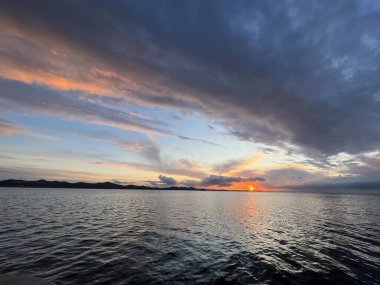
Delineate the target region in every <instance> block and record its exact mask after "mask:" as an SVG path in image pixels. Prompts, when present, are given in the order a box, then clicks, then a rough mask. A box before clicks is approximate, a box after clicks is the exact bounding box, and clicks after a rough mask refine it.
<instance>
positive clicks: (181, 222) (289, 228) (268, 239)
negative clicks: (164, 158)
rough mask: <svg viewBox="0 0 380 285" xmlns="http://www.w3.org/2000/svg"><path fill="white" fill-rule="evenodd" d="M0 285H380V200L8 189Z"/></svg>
mask: <svg viewBox="0 0 380 285" xmlns="http://www.w3.org/2000/svg"><path fill="white" fill-rule="evenodd" d="M0 215H1V216H0V218H1V220H0V273H10V272H19V273H22V274H29V275H34V276H37V277H42V278H44V279H45V280H48V281H51V282H54V283H56V284H199V283H206V284H380V271H379V268H380V196H376V195H327V194H305V193H242V192H185V191H177V192H175V191H141V190H140V191H138V190H136V191H134V190H132V191H126V190H69V189H62V190H61V189H6V188H3V189H1V188H0Z"/></svg>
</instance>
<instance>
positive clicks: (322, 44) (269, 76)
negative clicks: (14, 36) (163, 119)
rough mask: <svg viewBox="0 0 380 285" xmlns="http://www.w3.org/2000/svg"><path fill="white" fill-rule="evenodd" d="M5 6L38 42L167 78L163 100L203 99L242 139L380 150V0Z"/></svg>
mask: <svg viewBox="0 0 380 285" xmlns="http://www.w3.org/2000/svg"><path fill="white" fill-rule="evenodd" d="M376 6H377V7H376ZM0 10H1V11H2V12H1V13H2V16H3V17H4V19H7V21H9V22H11V23H13V25H15V26H16V27H17V28H18V29H23V30H26V31H28V33H29V34H30V35H31V36H30V37H36V38H38V37H41V38H42V37H46V38H49V39H51V40H54V41H56V42H57V43H60V44H63V45H67V46H68V47H70V48H72V49H77V50H81V51H83V52H85V53H86V54H88V55H89V56H91V57H93V58H96V59H97V60H98V61H101V62H103V63H104V64H106V65H107V66H109V67H112V68H113V70H114V71H115V72H118V73H120V74H124V73H126V72H129V71H131V70H133V72H134V74H135V75H136V78H139V80H143V81H144V80H145V81H144V82H145V83H146V84H148V85H149V84H150V82H159V85H163V86H165V89H163V93H165V92H166V91H168V90H171V93H170V94H171V95H170V96H172V97H173V98H170V99H168V98H167V99H160V98H158V99H157V98H156V97H152V98H151V99H152V100H155V101H156V102H155V103H157V104H160V102H162V104H172V105H173V104H174V105H177V106H178V104H179V105H181V104H182V103H181V102H186V104H188V102H195V101H196V102H199V103H200V105H197V106H196V108H195V109H198V110H202V111H203V112H206V113H208V114H213V115H214V116H215V117H216V118H219V120H220V121H221V122H222V123H224V124H225V126H226V127H227V128H228V129H229V131H230V132H231V134H233V135H235V136H237V137H239V138H240V139H242V140H252V141H258V142H265V143H269V144H277V145H282V144H284V143H291V144H295V145H297V146H300V147H302V148H303V149H307V150H312V151H315V150H316V151H319V152H322V153H325V154H328V155H331V154H336V153H339V152H349V153H360V152H363V151H369V150H375V149H378V148H379V147H380V145H379V143H380V127H379V126H380V115H379V114H380V100H379V99H380V81H379V80H378V78H379V75H380V64H379V62H380V12H379V11H380V10H379V5H378V4H377V3H376V2H375V1H372V2H371V1H348V0H347V1H346V0H335V1H307V2H306V1H301V0H300V1H290V0H288V1H264V0H263V1H186V2H185V1H80V2H78V1H58V2H57V1H54V2H53V1H26V0H25V1H10V0H9V1H2V2H1V3H0ZM36 64H38V63H36ZM152 84H153V83H152ZM147 88H148V89H149V88H151V86H150V87H149V86H148V87H147ZM174 97H175V98H174ZM185 97H186V98H185ZM146 100H149V98H148V99H146ZM181 100H185V101H181ZM191 104H193V103H191ZM194 104H195V103H194ZM196 104H198V103H196Z"/></svg>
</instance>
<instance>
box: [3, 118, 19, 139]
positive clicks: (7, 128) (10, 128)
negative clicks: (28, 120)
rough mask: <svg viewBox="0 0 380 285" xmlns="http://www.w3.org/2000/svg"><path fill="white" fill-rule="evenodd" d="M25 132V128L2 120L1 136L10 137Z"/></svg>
mask: <svg viewBox="0 0 380 285" xmlns="http://www.w3.org/2000/svg"><path fill="white" fill-rule="evenodd" d="M23 131H25V129H24V128H23V127H21V126H19V125H17V124H15V123H12V122H9V121H7V120H4V119H2V118H0V135H2V136H9V135H13V134H15V133H20V132H23Z"/></svg>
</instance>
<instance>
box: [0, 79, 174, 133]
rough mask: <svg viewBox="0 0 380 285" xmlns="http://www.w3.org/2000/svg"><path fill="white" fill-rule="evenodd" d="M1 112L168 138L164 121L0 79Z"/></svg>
mask: <svg viewBox="0 0 380 285" xmlns="http://www.w3.org/2000/svg"><path fill="white" fill-rule="evenodd" d="M0 88H1V91H0V102H1V104H2V105H1V107H0V108H2V109H5V108H7V109H17V108H18V109H21V110H22V111H23V112H24V113H26V114H28V113H29V112H31V111H38V112H40V113H41V114H45V115H48V116H56V117H61V118H64V119H66V120H81V121H84V122H86V123H91V124H95V125H103V126H110V127H115V128H120V129H125V130H130V131H137V132H143V133H151V134H159V135H168V134H170V131H168V130H166V129H165V127H166V124H165V123H164V122H161V121H158V120H153V119H150V118H145V117H141V116H138V115H136V114H133V113H132V112H125V111H122V110H118V109H114V108H110V107H107V106H103V105H101V104H96V103H93V102H90V101H88V100H85V99H80V98H77V97H76V96H75V95H73V94H70V93H57V92H53V91H52V90H50V89H46V88H43V87H39V86H28V85H25V84H23V83H17V82H14V81H4V80H0Z"/></svg>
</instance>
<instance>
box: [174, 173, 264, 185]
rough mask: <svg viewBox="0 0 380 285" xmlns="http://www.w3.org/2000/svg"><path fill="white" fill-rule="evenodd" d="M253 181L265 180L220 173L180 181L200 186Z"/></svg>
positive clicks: (184, 183)
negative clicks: (198, 179)
mask: <svg viewBox="0 0 380 285" xmlns="http://www.w3.org/2000/svg"><path fill="white" fill-rule="evenodd" d="M255 181H261V182H262V181H265V178H262V177H238V176H221V175H210V176H208V177H205V178H203V179H201V180H200V181H195V180H188V181H182V182H181V183H182V184H183V185H186V186H200V187H211V186H217V187H229V186H232V185H233V184H234V183H238V182H255Z"/></svg>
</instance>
